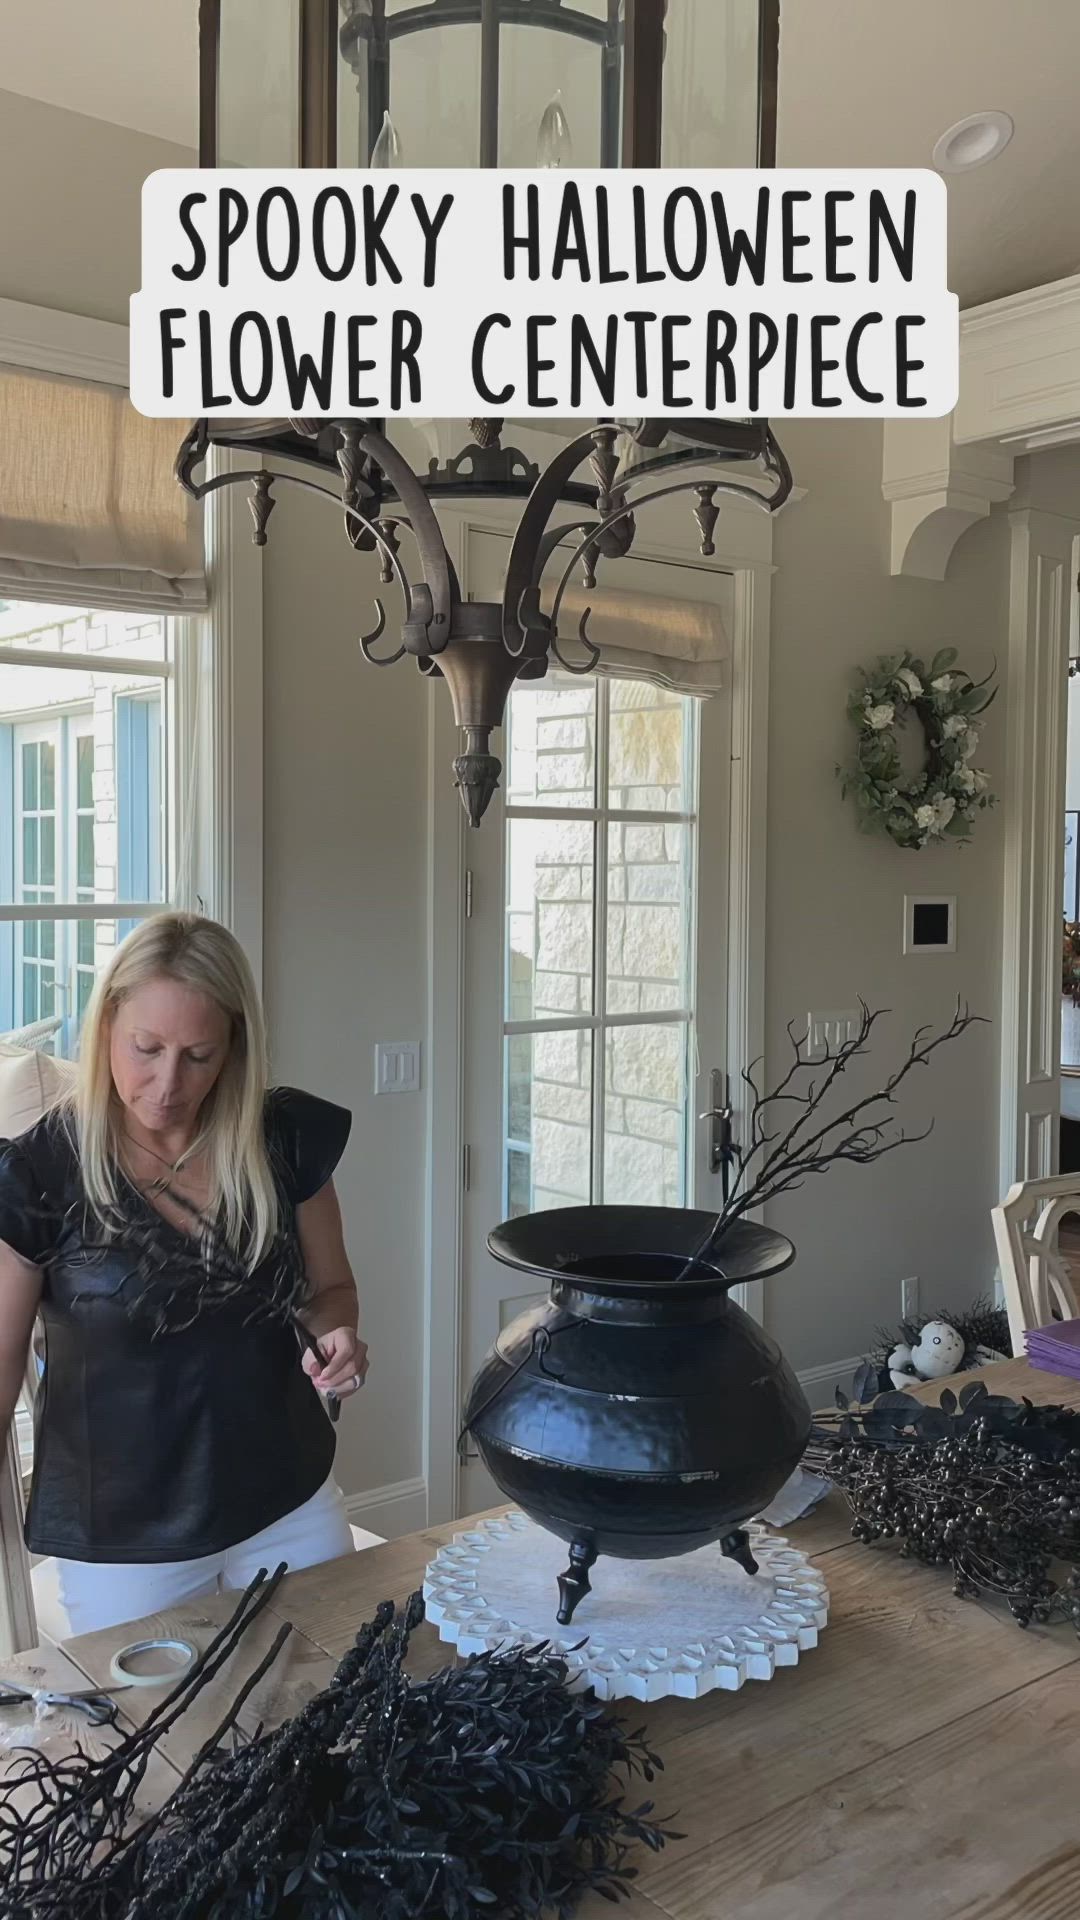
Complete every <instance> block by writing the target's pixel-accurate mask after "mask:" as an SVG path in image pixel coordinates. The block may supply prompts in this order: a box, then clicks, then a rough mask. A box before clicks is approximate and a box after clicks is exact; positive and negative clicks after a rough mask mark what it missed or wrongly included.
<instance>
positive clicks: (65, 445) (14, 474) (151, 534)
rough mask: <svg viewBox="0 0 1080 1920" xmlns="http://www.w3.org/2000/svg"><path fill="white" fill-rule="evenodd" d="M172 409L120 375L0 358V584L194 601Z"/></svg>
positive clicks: (197, 560)
mask: <svg viewBox="0 0 1080 1920" xmlns="http://www.w3.org/2000/svg"><path fill="white" fill-rule="evenodd" d="M185 427H186V423H185V422H184V421H181V420H147V419H145V418H144V417H143V415H142V414H141V413H137V412H136V410H135V408H134V407H133V406H132V404H131V402H130V400H129V399H128V396H127V394H126V393H125V392H124V390H123V389H122V388H120V387H107V386H96V385H91V384H89V383H85V384H84V383H83V382H80V381H76V380H69V379H63V378H60V377H58V376H56V375H53V374H45V373H35V372H31V371H28V370H27V369H26V368H22V367H10V366H2V365H0V595H4V596H6V597H7V598H9V599H14V600H35V599H41V600H44V599H48V600H54V601H55V600H63V601H67V602H70V603H71V604H73V605H76V606H90V607H109V608H113V607H115V608H118V609H127V608H134V609H139V608H143V607H145V608H148V609H150V608H153V609H156V610H157V611H159V612H168V613H183V612H185V611H189V610H194V609H196V608H199V607H203V606H205V605H206V578H205V568H204V564H203V548H202V516H201V514H200V512H199V510H198V508H197V507H196V505H195V503H194V502H193V501H191V500H189V499H188V497H187V495H186V494H185V493H183V492H182V491H181V488H180V487H179V485H178V483H177V480H176V477H175V474H174V470H173V469H174V464H175V460H176V454H177V450H178V448H179V445H180V442H181V440H182V438H183V435H184V432H185Z"/></svg>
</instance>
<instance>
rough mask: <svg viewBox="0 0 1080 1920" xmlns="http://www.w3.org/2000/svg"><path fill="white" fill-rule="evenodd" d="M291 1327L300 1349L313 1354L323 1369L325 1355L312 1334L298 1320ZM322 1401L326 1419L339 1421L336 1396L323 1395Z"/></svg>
mask: <svg viewBox="0 0 1080 1920" xmlns="http://www.w3.org/2000/svg"><path fill="white" fill-rule="evenodd" d="M293 1326H294V1327H295V1328H296V1337H297V1339H298V1340H299V1342H300V1345H301V1347H302V1348H305V1349H306V1350H307V1352H308V1353H313V1354H314V1355H315V1358H316V1360H317V1361H318V1363H319V1365H320V1367H324V1366H325V1365H326V1355H325V1353H324V1352H323V1350H322V1348H321V1347H320V1345H319V1343H318V1341H317V1340H316V1338H315V1336H314V1334H313V1333H309V1332H308V1330H307V1328H306V1327H305V1326H304V1324H303V1322H302V1321H300V1320H294V1321H293ZM323 1399H324V1400H325V1401H326V1411H327V1415H328V1417H329V1418H330V1419H331V1420H334V1421H337V1420H340V1418H341V1401H340V1400H339V1399H338V1397H337V1394H336V1393H333V1392H330V1393H324V1394H323Z"/></svg>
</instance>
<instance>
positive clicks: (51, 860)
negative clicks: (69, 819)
mask: <svg viewBox="0 0 1080 1920" xmlns="http://www.w3.org/2000/svg"><path fill="white" fill-rule="evenodd" d="M38 849H39V853H40V858H41V867H40V871H39V874H38V879H39V880H40V882H41V885H42V886H43V887H53V886H55V884H56V819H55V816H54V815H53V814H44V815H42V817H41V819H40V820H39V821H38Z"/></svg>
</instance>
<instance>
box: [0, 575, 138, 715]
mask: <svg viewBox="0 0 1080 1920" xmlns="http://www.w3.org/2000/svg"><path fill="white" fill-rule="evenodd" d="M5 646H8V647H18V648H20V649H21V650H26V649H27V648H29V649H30V650H31V651H32V652H36V651H38V650H39V649H40V651H41V652H43V653H70V654H75V655H81V654H87V655H93V654H96V653H97V654H101V653H107V654H109V655H111V657H112V658H113V659H114V660H115V659H120V660H165V659H167V658H168V626H167V623H166V620H165V616H164V614H160V613H150V614H147V613H107V612H104V611H102V610H100V609H97V608H95V609H93V610H89V609H87V608H85V607H56V606H43V605H42V603H41V602H40V601H34V600H21V601H20V600H12V601H8V602H7V603H6V605H3V606H0V656H2V655H3V650H4V648H5ZM88 665H90V666H92V665H93V661H92V659H91V660H89V661H88ZM15 671H16V669H14V668H5V672H6V673H11V672H15ZM27 671H34V669H27ZM42 671H44V669H42ZM78 677H80V678H81V676H78ZM0 704H2V701H0Z"/></svg>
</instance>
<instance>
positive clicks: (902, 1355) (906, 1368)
mask: <svg viewBox="0 0 1080 1920" xmlns="http://www.w3.org/2000/svg"><path fill="white" fill-rule="evenodd" d="M885 1364H886V1366H887V1367H888V1369H889V1377H890V1379H891V1380H892V1383H893V1386H894V1387H896V1388H898V1389H899V1391H900V1392H901V1393H903V1392H904V1389H905V1388H906V1387H910V1386H913V1385H914V1384H915V1380H916V1375H915V1374H914V1373H913V1372H912V1364H913V1363H912V1358H911V1348H910V1347H905V1346H904V1345H903V1344H901V1345H900V1346H898V1347H894V1348H893V1350H892V1352H891V1353H890V1355H889V1358H888V1360H887V1361H886V1363H885Z"/></svg>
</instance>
